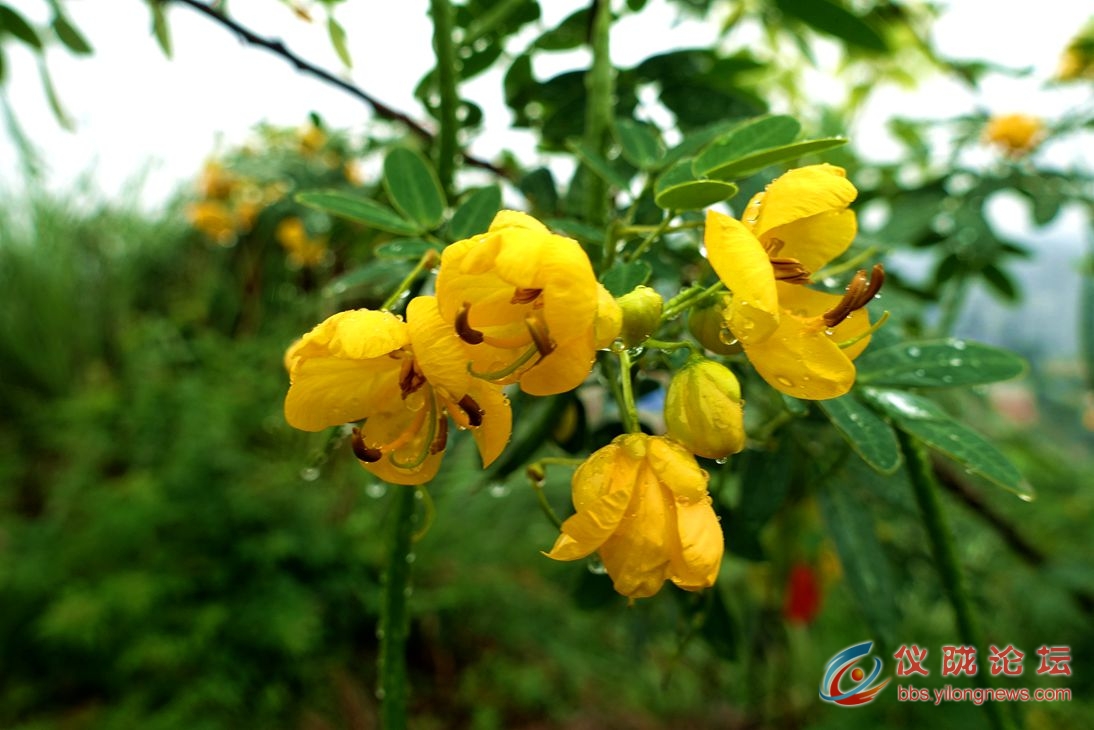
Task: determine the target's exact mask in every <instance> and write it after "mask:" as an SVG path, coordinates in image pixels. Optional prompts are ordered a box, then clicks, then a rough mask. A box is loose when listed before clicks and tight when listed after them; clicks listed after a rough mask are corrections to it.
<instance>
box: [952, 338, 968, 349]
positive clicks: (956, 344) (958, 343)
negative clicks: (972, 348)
mask: <svg viewBox="0 0 1094 730" xmlns="http://www.w3.org/2000/svg"><path fill="white" fill-rule="evenodd" d="M950 344H952V345H953V349H955V350H964V349H965V348H966V347H968V345H966V344H965V341H964V340H954V341H953V342H951V343H950Z"/></svg>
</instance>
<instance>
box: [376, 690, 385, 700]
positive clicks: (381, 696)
mask: <svg viewBox="0 0 1094 730" xmlns="http://www.w3.org/2000/svg"><path fill="white" fill-rule="evenodd" d="M376 699H378V700H381V701H383V699H384V690H383V688H380V689H377V690H376Z"/></svg>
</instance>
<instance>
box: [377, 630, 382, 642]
mask: <svg viewBox="0 0 1094 730" xmlns="http://www.w3.org/2000/svg"><path fill="white" fill-rule="evenodd" d="M376 638H377V639H379V640H380V641H383V640H384V630H383V629H376Z"/></svg>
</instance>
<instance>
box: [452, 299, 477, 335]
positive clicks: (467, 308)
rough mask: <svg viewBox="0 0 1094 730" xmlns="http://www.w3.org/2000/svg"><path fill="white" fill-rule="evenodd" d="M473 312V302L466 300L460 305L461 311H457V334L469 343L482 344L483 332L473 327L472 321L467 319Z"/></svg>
mask: <svg viewBox="0 0 1094 730" xmlns="http://www.w3.org/2000/svg"><path fill="white" fill-rule="evenodd" d="M470 314H471V302H464V303H463V306H462V307H460V311H459V312H457V313H456V334H457V335H459V336H460V339H461V340H463V341H464V342H466V343H467V344H469V345H479V344H482V338H483V334H482V332H479V331H478V330H476V329H472V328H471V325H470V323H469V322H468V321H467V320H468V317H469V316H470Z"/></svg>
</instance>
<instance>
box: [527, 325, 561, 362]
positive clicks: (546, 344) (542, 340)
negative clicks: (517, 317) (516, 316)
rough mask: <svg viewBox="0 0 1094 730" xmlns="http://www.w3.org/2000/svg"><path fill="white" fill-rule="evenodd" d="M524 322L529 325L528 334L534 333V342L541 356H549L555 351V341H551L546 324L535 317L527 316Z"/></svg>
mask: <svg viewBox="0 0 1094 730" xmlns="http://www.w3.org/2000/svg"><path fill="white" fill-rule="evenodd" d="M524 324H525V325H527V327H528V334H530V335H532V342H534V343H535V345H536V350H537V351H538V352H539V356H540V357H541V358H543V357H547V356H548V355H550V354H551V353H552V352H554V351H555V343H554V342H552V341H551V335H550V333H549V332H548V331H547V327H546V325H544V324H543V322H542V321H540V320H539V319H537V318H535V317H526V318H525V320H524Z"/></svg>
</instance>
